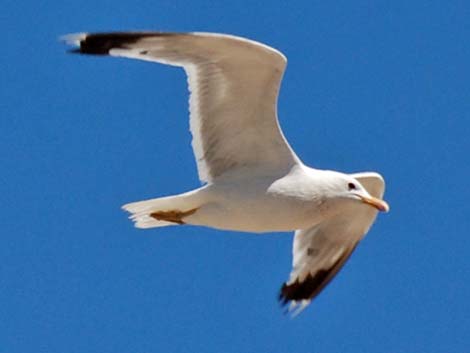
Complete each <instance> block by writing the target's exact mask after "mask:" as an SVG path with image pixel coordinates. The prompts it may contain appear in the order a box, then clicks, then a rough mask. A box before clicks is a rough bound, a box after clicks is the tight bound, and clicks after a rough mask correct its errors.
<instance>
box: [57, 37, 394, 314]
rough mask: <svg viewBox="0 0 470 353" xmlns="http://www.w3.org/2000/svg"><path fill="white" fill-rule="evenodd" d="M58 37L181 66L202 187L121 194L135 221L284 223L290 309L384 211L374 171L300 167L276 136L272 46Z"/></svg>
mask: <svg viewBox="0 0 470 353" xmlns="http://www.w3.org/2000/svg"><path fill="white" fill-rule="evenodd" d="M63 39H64V40H65V41H66V42H67V43H68V44H70V45H74V46H75V48H74V49H72V50H71V51H72V52H75V53H80V54H94V55H110V56H117V57H126V58H133V59H139V60H145V61H150V62H155V63H160V64H167V65H172V66H179V67H182V68H183V69H184V70H185V72H186V74H187V77H188V85H189V91H190V99H189V106H190V129H191V133H192V137H193V139H192V147H193V151H194V156H195V159H196V163H197V169H198V173H199V179H200V180H201V182H202V183H203V186H202V187H200V188H198V189H195V190H192V191H189V192H185V193H182V194H179V195H173V196H167V197H161V198H156V199H151V200H146V201H139V202H133V203H129V204H127V205H124V206H123V209H124V210H126V211H128V212H129V213H130V219H132V221H134V222H135V226H136V227H137V228H154V227H163V226H170V225H182V224H188V225H200V226H207V227H212V228H217V229H222V230H235V231H243V232H254V233H264V232H279V231H281V232H284V231H294V232H295V236H294V244H293V268H292V271H291V273H290V277H289V279H288V280H287V281H286V282H285V283H284V284H283V286H282V288H281V290H280V294H279V299H280V301H281V303H282V304H284V305H287V304H288V306H287V310H288V311H289V312H291V313H293V314H295V313H298V312H300V310H302V309H303V308H305V307H306V306H307V305H308V304H309V303H310V302H311V300H312V299H313V298H314V297H315V296H316V295H317V294H318V293H320V291H321V290H322V289H323V288H324V287H325V286H326V285H327V284H328V283H329V282H330V280H331V279H332V278H333V277H334V276H335V275H336V273H337V272H338V271H339V270H340V269H341V268H342V266H343V265H344V263H345V262H346V260H347V259H348V258H349V257H350V255H351V253H352V252H353V250H354V249H355V247H356V245H357V244H358V242H359V241H360V240H361V239H362V238H363V237H364V235H365V234H366V233H367V231H368V230H369V228H370V227H371V225H372V223H373V222H374V220H375V218H376V216H377V213H378V211H384V212H387V211H388V210H389V206H388V204H387V203H386V202H385V201H383V199H382V197H383V193H384V189H385V184H384V180H383V178H382V177H381V176H380V175H379V174H378V173H375V172H364V173H355V174H345V173H340V172H337V171H331V170H319V169H314V168H311V167H308V166H306V165H305V164H304V163H302V161H301V160H300V159H299V157H298V156H297V155H296V154H295V152H294V151H293V150H292V148H291V147H290V146H289V143H288V142H287V140H286V139H285V137H284V135H283V133H282V131H281V128H280V126H279V122H278V118H277V99H278V94H279V88H280V84H281V80H282V76H283V74H284V70H285V67H286V63H287V60H286V57H285V56H284V55H283V54H282V53H281V52H279V51H278V50H276V49H274V48H271V47H269V46H267V45H265V44H262V43H259V42H255V41H252V40H249V39H245V38H241V37H236V36H232V35H226V34H215V33H162V32H114V33H79V34H71V35H67V36H64V37H63Z"/></svg>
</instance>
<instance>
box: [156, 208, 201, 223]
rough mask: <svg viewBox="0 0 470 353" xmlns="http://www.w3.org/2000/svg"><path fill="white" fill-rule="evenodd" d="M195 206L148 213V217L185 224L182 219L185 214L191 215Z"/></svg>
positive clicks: (194, 210)
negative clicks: (186, 208)
mask: <svg viewBox="0 0 470 353" xmlns="http://www.w3.org/2000/svg"><path fill="white" fill-rule="evenodd" d="M196 211H197V208H193V209H191V210H188V211H180V210H172V211H157V212H153V213H151V214H150V217H152V218H155V219H156V220H158V221H166V222H172V223H177V224H185V222H184V221H183V219H184V218H185V217H187V216H191V215H192V214H194V212H196Z"/></svg>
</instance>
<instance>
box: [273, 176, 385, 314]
mask: <svg viewBox="0 0 470 353" xmlns="http://www.w3.org/2000/svg"><path fill="white" fill-rule="evenodd" d="M352 176H353V177H355V178H356V180H358V181H359V182H360V183H361V184H362V185H363V186H364V187H365V188H366V189H367V191H368V192H369V193H370V194H371V195H372V196H374V197H377V198H382V196H383V193H384V188H385V184H384V181H383V178H382V177H381V176H380V175H379V174H377V173H357V174H352ZM377 213H378V212H377V210H376V209H375V208H373V207H370V206H368V205H364V206H362V207H356V208H355V209H354V211H353V213H350V214H342V215H338V216H337V217H336V218H333V219H329V220H328V221H325V222H322V223H320V224H318V225H316V226H314V227H312V228H310V229H305V230H297V231H296V232H295V236H294V245H293V268H292V272H291V274H290V278H289V281H287V282H286V283H284V285H283V286H282V288H281V291H280V295H279V299H280V301H281V303H283V304H288V303H289V302H290V303H291V305H290V307H289V311H292V310H295V313H298V312H300V311H301V310H302V309H304V308H305V307H306V306H307V305H308V304H309V303H310V302H311V301H312V299H313V298H315V297H316V296H317V295H318V294H319V293H320V292H321V291H322V289H323V288H325V286H326V285H327V284H328V283H329V282H330V281H331V280H332V279H333V278H334V276H335V275H336V274H337V273H338V271H339V270H340V269H341V268H342V267H343V265H344V264H345V263H346V261H347V260H348V259H349V257H350V256H351V254H352V252H353V251H354V249H355V248H356V246H357V244H358V243H359V241H360V240H361V239H362V238H363V237H364V235H365V234H366V233H367V232H368V230H369V228H370V227H371V225H372V223H373V222H374V220H375V218H376V217H377Z"/></svg>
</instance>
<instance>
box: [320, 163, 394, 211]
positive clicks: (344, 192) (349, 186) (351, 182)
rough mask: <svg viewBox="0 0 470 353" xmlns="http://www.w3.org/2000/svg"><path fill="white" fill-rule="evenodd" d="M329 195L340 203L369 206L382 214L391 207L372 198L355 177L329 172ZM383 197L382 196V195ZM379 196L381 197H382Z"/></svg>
mask: <svg viewBox="0 0 470 353" xmlns="http://www.w3.org/2000/svg"><path fill="white" fill-rule="evenodd" d="M328 173H329V174H330V175H329V178H328V179H327V180H328V191H329V192H328V193H329V195H330V197H332V198H333V199H334V200H337V201H340V202H342V203H343V204H346V203H345V202H344V201H346V200H347V201H350V202H348V203H347V204H348V205H352V203H356V204H362V205H364V204H365V205H368V206H371V207H374V208H376V209H377V210H378V211H381V212H388V211H389V209H390V207H389V205H388V203H387V202H385V201H384V200H382V199H380V198H378V197H376V196H372V195H371V192H370V191H368V190H367V189H366V187H365V186H364V185H363V184H362V183H361V182H360V181H359V180H358V179H357V178H355V177H353V176H351V175H348V174H343V173H338V172H330V171H328ZM380 196H381V195H380ZM380 196H379V197H380Z"/></svg>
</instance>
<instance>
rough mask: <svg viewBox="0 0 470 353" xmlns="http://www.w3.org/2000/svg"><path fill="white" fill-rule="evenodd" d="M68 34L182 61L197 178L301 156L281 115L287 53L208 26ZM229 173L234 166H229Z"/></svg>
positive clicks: (113, 50) (95, 50)
mask: <svg viewBox="0 0 470 353" xmlns="http://www.w3.org/2000/svg"><path fill="white" fill-rule="evenodd" d="M64 40H65V41H66V42H68V43H70V44H75V45H78V46H79V48H77V49H76V50H74V52H78V53H82V54H96V55H111V56H122V57H128V58H134V59H140V60H147V61H153V62H157V63H162V64H168V65H174V66H181V67H183V68H184V69H185V71H186V73H187V75H188V84H189V90H190V92H191V95H190V104H189V105H190V127H191V132H192V135H193V142H192V146H193V151H194V155H195V158H196V161H197V166H198V171H199V178H200V179H201V181H205V182H210V181H212V180H214V179H217V178H219V177H221V176H223V175H225V174H226V173H228V172H234V173H236V171H237V170H242V169H246V168H248V169H250V173H253V172H255V170H256V169H259V170H262V171H267V172H269V171H277V172H283V171H286V170H288V169H289V168H291V167H292V166H293V165H294V164H295V163H297V161H298V158H297V157H296V155H295V153H294V152H293V151H292V150H291V148H290V147H289V145H288V143H287V141H286V140H285V138H284V136H283V134H282V131H281V129H280V127H279V124H278V120H277V98H278V92H279V86H280V83H281V79H282V76H283V73H284V69H285V66H286V58H285V57H284V55H282V54H281V53H280V52H279V51H277V50H275V49H273V48H270V47H268V46H266V45H264V44H261V43H258V42H254V41H251V40H247V39H244V38H240V37H235V36H230V35H222V34H211V33H159V32H136V33H132V32H128V33H91V34H90V33H84V34H75V35H68V36H65V37H64ZM230 174H232V173H230Z"/></svg>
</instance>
